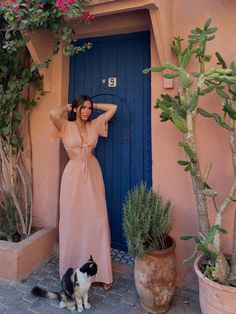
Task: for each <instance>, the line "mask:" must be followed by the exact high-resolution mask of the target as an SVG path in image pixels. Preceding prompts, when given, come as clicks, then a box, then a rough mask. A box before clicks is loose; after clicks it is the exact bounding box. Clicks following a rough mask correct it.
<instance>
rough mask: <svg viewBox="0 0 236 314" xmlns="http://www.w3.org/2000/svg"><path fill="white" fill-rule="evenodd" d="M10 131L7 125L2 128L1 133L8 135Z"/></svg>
mask: <svg viewBox="0 0 236 314" xmlns="http://www.w3.org/2000/svg"><path fill="white" fill-rule="evenodd" d="M10 132H11V128H10V127H9V126H7V127H5V128H3V130H2V133H3V135H4V136H8V135H9V134H10Z"/></svg>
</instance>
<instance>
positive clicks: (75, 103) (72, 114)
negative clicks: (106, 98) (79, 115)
mask: <svg viewBox="0 0 236 314" xmlns="http://www.w3.org/2000/svg"><path fill="white" fill-rule="evenodd" d="M87 100H89V101H90V103H91V106H92V110H91V115H90V117H89V119H90V118H91V116H92V114H93V101H92V99H91V98H90V97H89V96H87V95H79V96H77V97H76V98H75V99H73V101H72V110H71V111H70V112H68V120H69V121H75V120H76V112H74V109H77V108H78V107H79V106H81V105H83V103H84V102H85V101H87ZM80 111H81V107H80V110H79V112H80Z"/></svg>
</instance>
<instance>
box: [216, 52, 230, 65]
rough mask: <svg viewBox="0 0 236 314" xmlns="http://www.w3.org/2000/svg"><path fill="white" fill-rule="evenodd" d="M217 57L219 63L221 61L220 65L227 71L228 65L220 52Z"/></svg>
mask: <svg viewBox="0 0 236 314" xmlns="http://www.w3.org/2000/svg"><path fill="white" fill-rule="evenodd" d="M215 55H216V58H217V59H218V61H219V64H221V66H222V68H223V69H226V68H227V65H226V63H225V61H224V59H223V58H222V56H221V54H220V53H219V52H216V53H215Z"/></svg>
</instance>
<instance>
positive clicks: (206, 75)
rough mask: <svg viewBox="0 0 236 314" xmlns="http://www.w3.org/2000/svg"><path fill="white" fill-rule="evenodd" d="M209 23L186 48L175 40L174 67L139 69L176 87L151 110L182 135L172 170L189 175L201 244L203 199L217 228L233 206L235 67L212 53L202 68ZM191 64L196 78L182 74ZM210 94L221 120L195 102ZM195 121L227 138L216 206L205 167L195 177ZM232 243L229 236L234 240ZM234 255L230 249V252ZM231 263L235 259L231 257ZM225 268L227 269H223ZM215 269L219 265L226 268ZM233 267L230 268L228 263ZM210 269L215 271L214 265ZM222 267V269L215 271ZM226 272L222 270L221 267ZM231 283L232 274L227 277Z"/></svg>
mask: <svg viewBox="0 0 236 314" xmlns="http://www.w3.org/2000/svg"><path fill="white" fill-rule="evenodd" d="M210 25H211V19H208V20H207V21H206V23H205V25H204V26H203V27H202V28H199V27H197V28H195V29H193V30H192V31H191V34H190V35H189V36H188V45H187V47H186V48H185V49H183V47H182V42H183V39H181V38H180V37H175V38H174V42H173V47H172V50H173V52H174V53H175V55H176V56H177V65H175V64H172V63H166V64H165V65H163V66H160V67H151V68H148V69H145V70H144V71H143V72H144V73H149V72H150V71H153V72H164V73H163V76H164V77H165V78H167V79H173V78H176V79H178V83H179V87H178V94H177V95H176V97H173V96H170V95H168V94H167V95H161V98H160V99H158V100H157V102H156V106H155V108H157V109H159V110H160V119H161V121H162V122H166V121H171V122H172V123H173V124H174V125H175V127H176V128H177V129H178V131H180V132H181V133H182V134H183V140H182V141H181V142H179V143H178V145H179V146H180V147H182V148H183V149H184V150H185V153H186V160H179V161H178V164H179V165H180V166H182V167H184V170H185V171H189V172H190V174H191V176H192V182H193V189H194V194H195V198H196V205H197V211H198V217H199V232H200V235H201V237H202V238H203V239H205V238H207V235H208V233H209V231H210V230H211V228H212V226H210V223H209V216H208V208H207V197H210V198H212V200H213V204H214V207H215V210H216V215H215V221H214V225H215V226H219V228H221V227H222V217H223V214H224V213H225V211H226V210H227V208H228V207H229V204H230V203H231V202H234V201H235V194H236V134H235V119H236V110H235V100H236V87H235V86H236V66H235V64H234V63H233V62H232V63H231V64H230V66H227V64H226V62H225V60H224V59H223V57H222V56H221V55H220V53H219V52H216V53H215V56H216V59H217V61H216V66H215V67H211V68H207V63H208V62H209V61H210V60H211V59H212V56H211V55H208V54H207V52H206V48H207V43H208V41H211V40H213V39H214V38H215V35H213V34H214V33H215V32H216V31H217V28H216V27H210ZM193 58H196V59H197V60H198V65H199V69H198V70H197V72H192V73H189V72H188V69H187V68H188V65H189V64H190V62H191V61H192V59H193ZM212 92H216V93H217V95H218V96H219V99H220V102H221V105H222V106H221V109H222V114H221V115H219V114H218V113H216V112H207V111H206V110H205V109H203V108H201V107H200V106H199V99H200V98H201V97H204V96H205V95H207V94H209V93H212ZM198 115H201V116H203V117H205V118H207V119H211V120H214V121H215V122H216V123H217V124H218V125H219V126H220V127H222V128H224V129H225V130H226V131H227V132H228V135H229V142H230V149H231V153H232V160H233V169H234V173H233V175H234V177H233V181H232V185H231V187H230V189H229V192H228V194H227V195H226V196H225V198H224V199H223V201H222V203H221V204H220V205H219V206H217V205H216V202H215V198H216V197H217V192H216V191H214V190H213V188H211V187H210V186H209V185H208V183H207V179H208V176H209V173H210V170H211V163H209V164H208V165H207V167H206V170H205V172H204V173H202V172H201V167H200V159H199V154H198V147H197V144H196V125H195V122H196V118H197V116H198ZM234 237H235V236H234ZM211 251H212V252H214V253H216V254H217V256H218V258H219V259H222V255H223V254H222V253H221V252H220V235H219V231H218V230H217V231H216V232H215V234H214V237H213V238H212V246H211ZM234 251H236V249H235V250H234ZM234 259H235V257H234ZM226 264H227V263H226ZM226 264H225V263H221V264H220V265H226ZM233 264H235V265H236V262H235V261H233ZM215 265H219V263H218V262H217V259H216V263H215ZM221 267H224V266H221ZM225 268H227V267H225ZM212 273H213V280H218V274H217V267H216V270H215V271H214V272H212ZM225 274H226V275H225V278H223V279H222V278H221V282H223V283H226V284H227V283H228V282H229V277H230V276H229V272H228V271H225ZM231 275H232V276H234V277H235V278H236V276H235V275H236V274H232V273H231Z"/></svg>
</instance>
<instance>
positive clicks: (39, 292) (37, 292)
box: [31, 286, 61, 301]
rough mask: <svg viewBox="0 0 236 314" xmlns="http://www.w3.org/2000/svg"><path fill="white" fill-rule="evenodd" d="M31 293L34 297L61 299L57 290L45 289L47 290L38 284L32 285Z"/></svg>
mask: <svg viewBox="0 0 236 314" xmlns="http://www.w3.org/2000/svg"><path fill="white" fill-rule="evenodd" d="M31 293H32V294H33V295H34V296H35V297H43V298H47V299H58V300H59V301H61V295H60V293H59V292H52V291H47V290H45V289H42V288H40V287H38V286H36V287H34V288H33V289H32V290H31Z"/></svg>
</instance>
